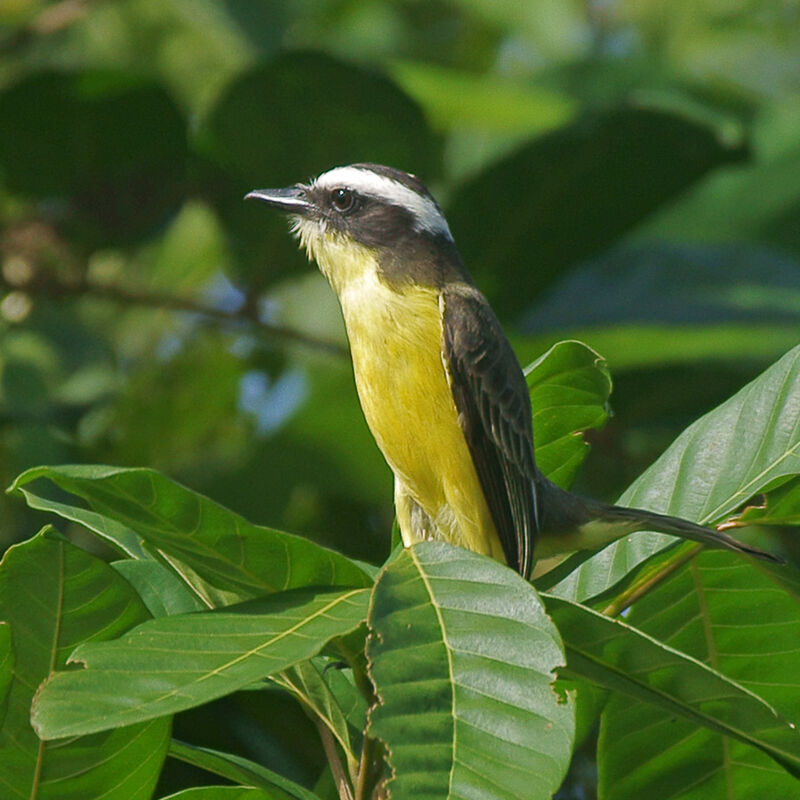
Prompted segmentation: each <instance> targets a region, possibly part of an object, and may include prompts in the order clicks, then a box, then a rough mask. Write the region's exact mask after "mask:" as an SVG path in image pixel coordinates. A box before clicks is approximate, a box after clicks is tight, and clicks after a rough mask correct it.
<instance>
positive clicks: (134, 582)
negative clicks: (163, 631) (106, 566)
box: [111, 558, 206, 617]
mask: <svg viewBox="0 0 800 800" xmlns="http://www.w3.org/2000/svg"><path fill="white" fill-rule="evenodd" d="M111 566H112V567H114V569H115V570H116V571H117V572H119V574H120V575H122V577H123V578H125V580H126V581H128V583H129V584H130V585H131V586H133V588H134V589H136V592H137V593H138V595H139V597H140V598H141V599H142V602H143V603H144V604H145V605H146V606H147V610H148V611H149V612H150V614H151V615H152V616H153V617H168V616H171V615H173V614H188V613H190V612H191V611H204V610H205V609H206V606H205V605H204V604H203V603H202V602H201V601H200V600H199V599H198V597H197V595H195V594H194V593H193V592H191V591H190V589H189V588H188V587H187V586H186V584H185V583H184V582H183V581H182V580H181V579H180V578H179V577H178V576H177V575H176V574H175V573H174V572H172V571H171V570H170V569H168V568H167V567H165V566H164V565H163V564H161V563H159V562H158V561H153V560H151V559H133V558H130V559H127V560H125V561H114V562H113V563H112V564H111Z"/></svg>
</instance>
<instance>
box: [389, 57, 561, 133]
mask: <svg viewBox="0 0 800 800" xmlns="http://www.w3.org/2000/svg"><path fill="white" fill-rule="evenodd" d="M389 72H390V74H391V75H392V77H393V78H394V79H395V80H396V81H397V82H398V83H399V84H400V86H401V87H402V88H403V89H405V90H406V91H407V92H408V93H409V94H410V95H411V96H412V97H415V98H416V99H417V100H418V101H419V102H420V103H421V104H422V105H423V106H424V108H425V109H426V111H427V112H428V116H429V117H430V118H431V120H432V122H433V123H434V124H435V125H436V126H437V127H438V128H440V129H447V128H452V129H456V130H463V129H464V128H476V129H480V130H484V131H496V132H498V133H506V134H508V133H520V134H524V135H525V136H526V137H527V138H530V137H531V136H534V135H535V134H537V133H541V132H542V131H545V130H550V129H552V128H555V127H557V126H559V125H563V124H564V123H565V122H567V121H568V120H570V119H571V118H572V117H573V116H574V115H575V112H576V110H577V104H576V103H575V101H574V100H573V99H572V98H571V97H569V96H568V95H566V94H564V93H562V92H558V91H555V90H553V89H547V88H544V87H542V86H533V85H531V84H530V83H522V82H518V83H514V82H511V81H509V80H503V79H500V78H498V77H497V75H496V73H485V72H483V73H476V72H473V71H470V72H466V71H459V70H454V69H448V68H445V67H441V66H439V65H435V64H431V63H425V62H411V61H396V62H394V63H393V64H390V65H389Z"/></svg>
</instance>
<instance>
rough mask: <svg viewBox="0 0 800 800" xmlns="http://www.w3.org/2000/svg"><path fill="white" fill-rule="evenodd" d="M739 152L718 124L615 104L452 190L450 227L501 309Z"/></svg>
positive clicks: (511, 309) (520, 304)
mask: <svg viewBox="0 0 800 800" xmlns="http://www.w3.org/2000/svg"><path fill="white" fill-rule="evenodd" d="M741 157H742V150H741V149H739V148H733V147H728V146H726V145H725V144H723V143H722V142H721V141H720V139H719V137H718V136H717V133H716V131H715V130H713V129H712V128H710V127H706V126H703V125H700V124H698V123H696V122H692V121H690V120H688V119H686V118H682V117H680V116H677V115H674V114H670V113H665V112H660V111H654V110H649V109H645V108H621V109H615V110H612V111H608V112H605V113H603V114H599V115H595V116H593V117H589V118H584V119H581V120H578V121H577V122H576V123H574V124H572V125H570V126H567V127H564V128H561V129H559V130H557V131H553V132H552V133H549V134H546V135H545V136H542V137H539V138H538V139H536V140H534V141H533V142H531V143H529V144H527V145H525V146H523V147H522V148H520V149H519V150H518V151H517V152H515V153H513V154H512V155H511V156H508V157H507V158H504V159H503V160H502V161H500V162H499V163H496V164H493V165H492V166H491V167H489V168H488V169H487V170H485V171H484V172H482V173H480V174H478V175H476V176H475V177H474V178H472V179H470V180H469V181H468V182H467V183H466V185H464V186H462V187H461V188H460V189H459V191H458V192H456V193H455V194H454V195H453V202H452V204H451V207H450V208H449V210H448V218H449V220H450V223H451V225H450V227H451V228H452V230H453V233H454V235H455V237H456V242H457V243H458V245H459V248H460V250H461V253H462V255H463V256H464V261H465V263H466V264H467V266H468V267H469V269H470V271H471V272H472V273H473V275H474V276H475V278H476V279H477V282H478V285H479V286H480V287H481V289H483V290H484V292H485V293H486V294H487V296H488V297H489V298H490V300H491V301H492V302H493V303H494V304H495V305H496V307H497V309H498V311H500V312H501V316H504V315H507V314H513V313H517V312H519V311H521V310H522V309H523V308H525V306H526V305H528V304H529V303H530V301H531V299H532V298H533V296H534V294H536V293H538V292H541V291H542V290H543V289H544V288H545V287H547V286H548V285H549V284H550V283H551V282H552V281H553V280H554V278H555V277H556V276H557V275H558V274H559V273H560V272H561V271H562V270H564V269H565V268H567V267H569V266H570V265H572V264H573V263H575V262H576V261H578V260H580V259H583V258H586V257H588V256H590V255H592V254H593V253H595V252H597V251H599V250H602V249H603V248H605V247H607V246H608V245H610V244H612V243H613V242H614V241H615V240H616V239H617V238H619V237H620V236H621V235H622V234H623V233H625V232H626V231H627V230H629V229H630V228H632V227H633V226H634V225H635V224H636V223H638V222H640V221H641V220H642V219H643V218H644V217H645V216H646V215H647V214H649V213H650V212H652V211H653V210H654V209H655V208H657V207H658V206H659V205H661V204H662V203H665V202H666V201H668V200H670V199H672V198H674V197H675V196H676V195H678V194H679V193H680V192H682V191H684V190H685V189H686V188H687V187H688V186H690V185H691V184H692V183H693V182H694V181H696V180H697V179H698V178H700V177H701V176H702V175H703V174H705V173H706V172H707V171H708V170H710V169H712V168H714V167H716V166H718V165H720V164H722V163H725V162H726V161H730V160H734V159H740V158H741ZM610 198H613V201H611V200H610ZM476 220H480V221H481V224H480V225H476V224H475V221H476Z"/></svg>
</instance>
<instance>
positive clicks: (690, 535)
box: [587, 501, 786, 564]
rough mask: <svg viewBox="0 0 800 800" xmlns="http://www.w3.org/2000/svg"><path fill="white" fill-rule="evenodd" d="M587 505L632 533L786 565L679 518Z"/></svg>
mask: <svg viewBox="0 0 800 800" xmlns="http://www.w3.org/2000/svg"><path fill="white" fill-rule="evenodd" d="M587 505H589V507H590V508H591V509H592V510H593V511H594V510H595V508H596V517H595V518H598V519H602V520H604V521H607V522H611V523H619V524H620V525H628V526H629V527H630V526H634V527H630V530H631V531H633V530H641V531H657V532H658V533H669V534H672V535H673V536H680V537H681V538H682V539H691V540H692V541H695V542H700V543H702V544H706V545H708V546H709V547H721V548H724V549H725V550H733V551H735V552H737V553H745V554H746V555H749V556H755V558H761V559H763V560H764V561H771V562H772V563H774V564H785V563H786V562H785V561H784V560H783V559H782V558H780V557H779V556H775V555H773V554H772V553H768V552H766V551H765V550H759V548H757V547H753V546H752V545H749V544H745V543H744V542H739V541H737V540H736V539H734V538H733V537H732V536H728V534H727V533H722V532H721V531H716V530H713V529H712V528H704V527H703V526H702V525H698V524H696V523H694V522H689V520H686V519H681V518H680V517H670V516H667V515H665V514H656V513H655V512H654V511H644V510H643V509H640V508H625V507H623V506H608V505H605V504H604V503H597V502H596V501H588V503H587Z"/></svg>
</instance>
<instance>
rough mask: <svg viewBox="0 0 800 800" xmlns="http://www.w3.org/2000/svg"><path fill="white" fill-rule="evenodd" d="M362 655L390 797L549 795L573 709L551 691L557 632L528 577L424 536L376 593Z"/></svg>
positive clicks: (559, 771) (561, 769) (563, 762)
mask: <svg viewBox="0 0 800 800" xmlns="http://www.w3.org/2000/svg"><path fill="white" fill-rule="evenodd" d="M368 624H369V626H370V628H371V630H372V635H371V636H370V639H369V641H368V646H367V648H368V649H367V654H368V657H369V663H370V667H369V669H370V675H371V677H372V681H373V683H374V684H375V690H376V694H377V696H378V698H379V703H378V705H377V706H375V707H374V708H373V709H372V710H371V711H370V724H369V733H370V735H372V736H374V737H377V738H379V739H381V740H382V741H383V742H384V743H385V744H386V748H387V752H388V753H389V761H390V766H391V767H392V770H393V778H392V780H391V782H390V784H389V788H390V791H391V794H392V797H395V798H398V800H400V798H410V797H413V798H417V799H418V800H422V798H431V800H433V798H436V800H442V798H456V797H481V798H486V800H489V798H520V797H525V798H530V800H536V798H550V797H551V795H552V793H553V792H554V791H555V790H556V789H557V788H558V786H559V785H560V783H561V781H562V779H563V777H564V773H565V771H566V768H567V766H568V764H569V760H570V755H571V745H572V738H573V728H574V714H573V704H572V703H571V702H570V701H568V700H566V699H565V698H559V697H558V695H557V694H556V693H555V692H554V691H553V688H552V683H553V679H554V676H553V671H554V670H555V669H556V668H557V667H558V666H560V665H561V664H562V663H563V659H564V656H563V651H562V647H561V642H560V640H559V637H558V633H557V631H556V629H555V627H554V626H553V625H552V623H551V622H550V620H549V619H548V617H547V616H546V615H545V613H544V609H543V607H542V605H541V602H540V600H539V598H538V595H537V594H536V591H535V590H534V589H533V587H532V586H530V584H528V583H527V582H526V581H524V580H523V579H522V578H520V577H519V576H518V575H517V574H516V573H514V572H512V571H511V570H509V569H508V568H506V567H504V566H502V565H501V564H498V563H497V562H495V561H492V560H490V559H488V558H485V557H482V556H478V555H476V554H474V553H471V552H469V551H467V550H463V549H461V548H456V547H452V546H449V545H445V544H443V543H433V542H426V543H422V544H418V545H416V546H415V547H413V548H412V549H410V550H406V551H404V552H403V553H401V554H400V555H399V556H398V558H396V559H395V560H394V561H393V562H392V563H391V564H389V565H388V566H387V567H386V568H385V569H384V571H383V573H382V575H381V577H380V578H379V580H378V582H377V584H376V585H375V589H374V592H373V597H372V602H371V605H370V614H369V620H368Z"/></svg>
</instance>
